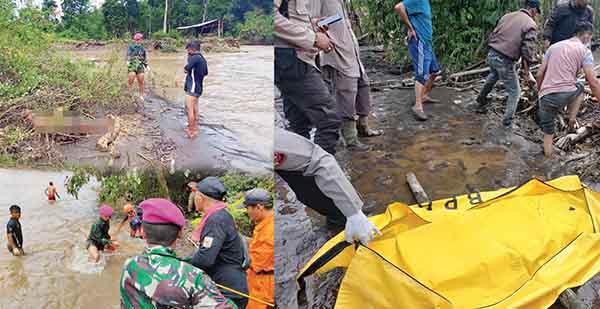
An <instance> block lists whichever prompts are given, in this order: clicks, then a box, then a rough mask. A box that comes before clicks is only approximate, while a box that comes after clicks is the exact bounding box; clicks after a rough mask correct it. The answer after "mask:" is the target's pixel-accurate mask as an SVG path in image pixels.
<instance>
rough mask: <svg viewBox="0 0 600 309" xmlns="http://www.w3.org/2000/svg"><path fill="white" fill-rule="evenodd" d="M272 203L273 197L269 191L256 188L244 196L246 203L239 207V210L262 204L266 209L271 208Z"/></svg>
mask: <svg viewBox="0 0 600 309" xmlns="http://www.w3.org/2000/svg"><path fill="white" fill-rule="evenodd" d="M271 201H272V197H271V193H269V191H267V190H265V189H262V188H256V189H252V190H250V191H248V192H246V194H245V196H244V203H243V204H242V205H240V206H238V208H244V207H247V206H251V205H256V204H261V205H263V206H265V207H270V206H271Z"/></svg>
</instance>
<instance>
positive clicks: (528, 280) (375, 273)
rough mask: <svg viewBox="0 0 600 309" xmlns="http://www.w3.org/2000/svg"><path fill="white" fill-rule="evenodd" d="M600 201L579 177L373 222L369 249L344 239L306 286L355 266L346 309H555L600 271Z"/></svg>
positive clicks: (318, 263) (404, 210) (320, 257)
mask: <svg viewBox="0 0 600 309" xmlns="http://www.w3.org/2000/svg"><path fill="white" fill-rule="evenodd" d="M599 219H600V194H598V193H595V192H593V191H592V190H590V189H589V188H587V187H585V186H584V185H582V184H581V182H580V180H579V178H578V177H576V176H568V177H562V178H558V179H556V180H553V181H550V182H543V181H540V180H537V179H533V180H530V181H528V182H527V183H525V184H523V185H521V186H518V187H515V188H508V189H501V190H497V191H491V192H483V193H471V194H466V195H462V196H458V197H452V198H450V199H445V200H438V201H434V202H432V203H431V204H430V205H413V206H407V205H405V204H401V203H394V204H391V205H390V206H389V207H388V209H387V210H386V212H385V213H383V214H381V215H377V216H374V217H371V218H370V220H371V221H372V222H374V223H375V224H376V225H377V227H378V228H379V229H380V230H381V231H382V233H383V235H382V236H379V237H377V238H376V239H375V240H373V241H372V242H371V243H369V245H368V247H367V246H362V245H351V244H348V243H345V242H344V238H343V236H344V235H343V232H342V233H341V234H339V235H337V236H336V237H334V238H332V239H331V240H330V241H328V242H327V243H326V244H325V245H324V246H323V247H322V248H321V249H320V250H319V251H318V252H317V253H316V254H315V255H314V257H313V258H312V259H311V260H310V261H309V262H308V263H307V265H306V266H305V267H304V269H302V271H301V272H300V274H299V278H298V280H303V278H304V277H306V276H308V275H311V274H314V273H322V272H326V271H328V270H331V269H333V268H335V267H343V268H346V273H345V275H344V277H343V279H342V283H341V286H340V290H339V293H338V297H337V301H336V308H343V309H345V308H546V307H548V306H550V305H552V304H553V303H554V302H555V300H556V299H557V298H558V296H559V295H560V293H561V292H563V291H564V290H565V289H567V288H570V287H575V286H580V285H582V284H584V283H585V282H586V281H587V280H589V279H590V278H592V277H593V276H594V275H595V274H596V273H598V272H600V234H599V233H598V220H599Z"/></svg>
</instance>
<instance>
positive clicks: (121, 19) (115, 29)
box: [7, 0, 272, 40]
mask: <svg viewBox="0 0 600 309" xmlns="http://www.w3.org/2000/svg"><path fill="white" fill-rule="evenodd" d="M7 1H8V0H7ZM90 2H91V1H90V0H63V1H62V2H60V1H57V0H44V1H43V2H42V5H41V7H33V6H28V7H25V8H20V10H19V16H21V17H22V16H26V15H31V16H34V17H35V18H36V20H37V22H40V23H43V24H44V25H43V27H41V28H43V29H44V31H45V32H48V33H55V34H57V36H58V37H59V38H63V39H74V40H108V39H114V38H119V39H130V38H131V35H132V34H133V33H135V32H143V33H145V34H146V35H147V36H152V34H154V33H157V32H160V31H162V32H167V33H175V32H177V31H176V30H175V28H177V27H179V26H186V25H192V24H198V23H201V22H203V21H207V20H212V19H223V21H224V25H225V31H226V32H228V33H229V34H231V35H233V34H239V33H240V32H239V29H240V25H242V24H245V23H246V22H247V20H246V12H249V11H254V12H255V13H256V15H258V16H259V17H260V19H261V20H263V19H267V20H272V18H271V7H272V1H270V0H177V1H174V0H105V1H104V2H103V3H102V5H101V6H100V7H95V6H93V5H92V4H91V3H90ZM59 3H60V6H59ZM165 4H168V5H167V8H168V9H167V11H166V12H165ZM59 12H62V13H63V14H62V17H59ZM165 14H166V15H167V23H166V29H165V24H164V18H165ZM255 17H256V16H254V15H253V16H251V18H255ZM250 22H251V23H255V22H256V18H255V19H254V20H251V21H250ZM261 22H263V21H261ZM263 23H264V22H263ZM267 23H268V21H267ZM260 29H261V31H262V32H261V33H260V36H259V37H262V36H268V35H270V33H271V32H272V27H271V28H265V27H262V28H260Z"/></svg>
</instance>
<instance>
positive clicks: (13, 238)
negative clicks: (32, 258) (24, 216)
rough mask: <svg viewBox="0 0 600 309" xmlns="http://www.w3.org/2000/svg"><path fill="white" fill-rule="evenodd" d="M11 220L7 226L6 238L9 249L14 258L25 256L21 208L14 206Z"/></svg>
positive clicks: (11, 209)
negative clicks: (20, 220)
mask: <svg viewBox="0 0 600 309" xmlns="http://www.w3.org/2000/svg"><path fill="white" fill-rule="evenodd" d="M9 211H10V220H8V224H6V238H7V239H8V244H7V246H6V247H7V248H8V251H9V252H10V253H12V254H13V255H14V256H21V255H25V252H24V251H23V233H22V232H21V223H20V222H19V219H20V218H21V207H19V206H17V205H12V206H10V208H9Z"/></svg>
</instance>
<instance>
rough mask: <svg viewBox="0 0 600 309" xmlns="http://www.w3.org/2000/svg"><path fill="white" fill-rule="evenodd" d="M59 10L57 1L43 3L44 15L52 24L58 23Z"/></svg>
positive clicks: (47, 0) (50, 0)
mask: <svg viewBox="0 0 600 309" xmlns="http://www.w3.org/2000/svg"><path fill="white" fill-rule="evenodd" d="M57 9H58V4H56V0H44V2H42V13H43V15H44V16H45V17H46V19H47V20H48V21H50V22H53V23H56V22H57V21H58V17H57V16H56V10H57Z"/></svg>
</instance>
